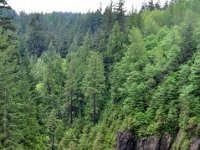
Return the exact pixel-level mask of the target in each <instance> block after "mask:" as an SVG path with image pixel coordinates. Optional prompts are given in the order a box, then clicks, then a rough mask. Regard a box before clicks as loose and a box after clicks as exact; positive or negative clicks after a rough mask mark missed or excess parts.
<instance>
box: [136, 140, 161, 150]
mask: <svg viewBox="0 0 200 150" xmlns="http://www.w3.org/2000/svg"><path fill="white" fill-rule="evenodd" d="M159 143H160V137H149V138H142V139H140V140H139V141H138V144H137V150H159Z"/></svg>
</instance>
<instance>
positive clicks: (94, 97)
mask: <svg viewBox="0 0 200 150" xmlns="http://www.w3.org/2000/svg"><path fill="white" fill-rule="evenodd" d="M93 123H94V125H95V124H96V93H94V94H93Z"/></svg>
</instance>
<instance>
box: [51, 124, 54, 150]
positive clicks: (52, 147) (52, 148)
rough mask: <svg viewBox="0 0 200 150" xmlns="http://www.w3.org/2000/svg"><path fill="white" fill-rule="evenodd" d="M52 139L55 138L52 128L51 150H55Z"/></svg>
mask: <svg viewBox="0 0 200 150" xmlns="http://www.w3.org/2000/svg"><path fill="white" fill-rule="evenodd" d="M54 138H55V128H54V127H53V130H52V133H51V142H52V145H51V150H55V146H54Z"/></svg>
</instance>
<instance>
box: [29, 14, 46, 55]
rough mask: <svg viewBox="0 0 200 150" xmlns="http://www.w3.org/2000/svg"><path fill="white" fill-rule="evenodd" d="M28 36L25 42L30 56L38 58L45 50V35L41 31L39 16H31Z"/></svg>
mask: <svg viewBox="0 0 200 150" xmlns="http://www.w3.org/2000/svg"><path fill="white" fill-rule="evenodd" d="M29 26H30V34H29V38H28V41H27V46H28V49H29V52H30V54H31V55H36V56H38V57H40V56H41V55H42V52H44V51H46V50H47V46H48V44H47V43H46V37H45V36H46V35H45V33H44V31H43V29H42V26H41V22H40V15H39V14H33V16H32V18H31V21H30V24H29Z"/></svg>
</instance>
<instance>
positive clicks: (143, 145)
mask: <svg viewBox="0 0 200 150" xmlns="http://www.w3.org/2000/svg"><path fill="white" fill-rule="evenodd" d="M173 143H174V144H173ZM182 143H183V134H182V132H181V131H179V132H178V134H177V137H176V138H175V139H174V140H173V138H172V136H170V135H169V134H164V135H162V136H160V137H156V136H152V137H148V138H141V139H136V137H135V135H133V134H132V133H131V132H119V133H118V136H117V143H116V149H117V150H182V149H185V150H187V149H188V150H200V139H198V138H197V137H193V138H192V139H191V140H190V145H189V148H183V145H182Z"/></svg>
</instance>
